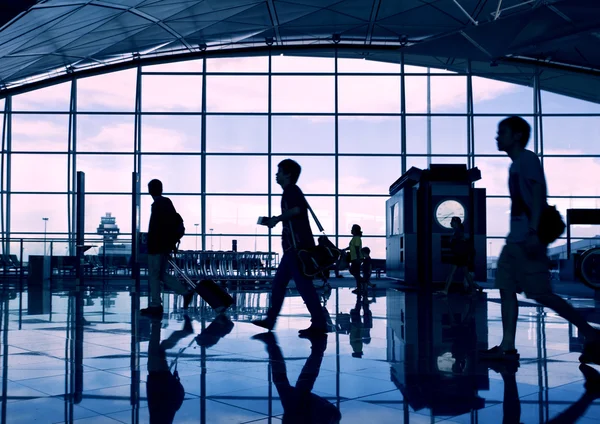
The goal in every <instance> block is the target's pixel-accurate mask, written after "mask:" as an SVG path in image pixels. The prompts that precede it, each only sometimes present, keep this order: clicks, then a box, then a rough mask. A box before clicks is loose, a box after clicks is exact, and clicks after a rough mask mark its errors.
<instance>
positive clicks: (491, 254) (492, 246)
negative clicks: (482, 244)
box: [487, 237, 506, 268]
mask: <svg viewBox="0 0 600 424" xmlns="http://www.w3.org/2000/svg"><path fill="white" fill-rule="evenodd" d="M487 244H488V245H487V258H488V268H490V266H491V267H492V268H496V262H497V261H498V256H500V252H501V251H502V248H503V247H504V245H505V244H506V238H505V237H500V238H489V237H488V239H487ZM491 263H493V265H491Z"/></svg>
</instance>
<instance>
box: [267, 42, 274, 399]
mask: <svg viewBox="0 0 600 424" xmlns="http://www.w3.org/2000/svg"><path fill="white" fill-rule="evenodd" d="M272 59H273V56H272V52H271V50H269V76H268V77H267V81H268V87H267V99H268V104H267V113H268V114H267V125H268V128H267V202H268V205H267V208H268V216H269V217H271V216H273V210H272V206H271V198H272V196H273V187H272V184H271V173H272V172H273V169H272V165H271V162H272V155H273V140H272V138H273V134H272V128H271V127H272V123H273V115H272V112H273V110H272V108H273V105H272V98H273V93H272V90H273V85H272V77H273V74H272ZM268 236H269V238H268V252H269V253H271V252H272V251H273V249H272V247H273V243H272V237H271V236H272V229H271V228H269V231H268ZM268 258H269V259H268V260H269V269H271V255H269V257H268ZM270 388H271V385H269V390H270ZM269 407H271V399H270V398H269Z"/></svg>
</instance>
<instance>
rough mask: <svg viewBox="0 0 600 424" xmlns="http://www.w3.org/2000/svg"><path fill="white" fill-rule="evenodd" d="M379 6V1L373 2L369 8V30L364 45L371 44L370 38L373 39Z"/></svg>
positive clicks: (374, 0)
mask: <svg viewBox="0 0 600 424" xmlns="http://www.w3.org/2000/svg"><path fill="white" fill-rule="evenodd" d="M380 6H381V0H373V6H372V7H371V16H370V17H369V28H368V29H367V38H366V39H365V44H371V38H372V37H373V28H375V22H376V21H377V14H378V13H379V7H380Z"/></svg>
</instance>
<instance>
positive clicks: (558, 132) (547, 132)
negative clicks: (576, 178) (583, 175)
mask: <svg viewBox="0 0 600 424" xmlns="http://www.w3.org/2000/svg"><path fill="white" fill-rule="evenodd" d="M542 125H543V131H544V154H567V155H577V154H582V155H594V154H600V126H598V118H597V117H585V118H577V117H544V118H542Z"/></svg>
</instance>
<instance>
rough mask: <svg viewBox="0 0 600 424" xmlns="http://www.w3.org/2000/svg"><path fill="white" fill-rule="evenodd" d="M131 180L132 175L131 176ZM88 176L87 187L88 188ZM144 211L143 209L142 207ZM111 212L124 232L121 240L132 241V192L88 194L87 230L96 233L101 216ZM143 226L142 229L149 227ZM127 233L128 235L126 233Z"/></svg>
mask: <svg viewBox="0 0 600 424" xmlns="http://www.w3.org/2000/svg"><path fill="white" fill-rule="evenodd" d="M129 179H130V180H131V177H130V178H129ZM87 180H88V179H87V178H86V189H87ZM142 211H143V209H142ZM107 213H110V214H111V216H112V217H113V218H115V220H116V222H115V223H116V225H117V226H118V227H119V232H120V233H121V234H122V235H120V236H119V237H118V238H117V241H116V242H117V243H119V240H121V241H125V240H127V242H129V243H130V242H131V194H86V196H85V232H86V233H91V234H96V233H97V230H98V227H99V226H100V222H101V218H102V217H104V216H106V214H107ZM147 228H148V226H147V224H146V226H145V227H142V231H144V229H147ZM126 234H127V235H126Z"/></svg>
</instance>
